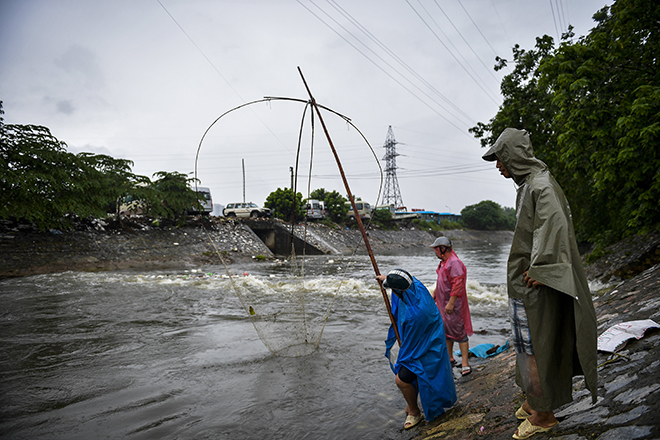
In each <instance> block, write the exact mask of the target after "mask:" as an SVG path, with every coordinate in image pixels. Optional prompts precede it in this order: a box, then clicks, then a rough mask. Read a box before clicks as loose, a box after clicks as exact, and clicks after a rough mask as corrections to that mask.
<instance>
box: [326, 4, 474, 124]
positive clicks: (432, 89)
mask: <svg viewBox="0 0 660 440" xmlns="http://www.w3.org/2000/svg"><path fill="white" fill-rule="evenodd" d="M326 1H327V2H328V3H329V4H330V5H331V6H332V7H334V8H335V10H337V11H338V12H339V13H340V14H342V15H343V16H344V17H346V18H347V19H348V20H349V21H350V22H351V23H352V24H353V25H354V26H355V27H357V28H358V29H359V30H360V31H361V32H362V33H363V34H365V35H366V36H367V37H368V38H369V39H370V40H371V41H373V42H374V43H376V44H377V45H378V46H379V47H380V48H381V49H383V50H384V51H385V52H386V53H387V54H388V55H390V56H391V57H392V58H394V60H396V61H397V62H398V63H399V64H400V65H401V66H402V67H403V68H404V69H406V70H407V71H408V72H410V73H411V74H412V75H413V76H415V78H417V79H418V80H419V81H421V82H422V83H423V84H424V85H425V86H427V87H428V88H429V89H430V90H431V91H433V92H434V93H436V94H437V95H438V96H439V97H440V98H442V99H443V100H444V101H445V102H446V103H447V104H449V105H450V106H451V107H452V108H453V109H454V110H456V111H457V112H459V113H460V114H461V115H463V116H464V117H465V118H466V119H468V120H469V121H470V123H472V121H474V118H472V117H471V116H469V115H468V114H467V113H465V112H464V111H463V110H461V109H460V108H459V107H458V106H457V105H456V104H454V103H453V102H452V101H451V100H450V99H449V98H447V97H445V96H444V95H443V94H442V93H441V92H440V91H438V90H437V89H436V88H435V87H434V86H433V85H432V84H431V83H430V82H428V81H427V80H425V79H424V78H423V77H422V76H421V75H419V74H418V73H417V71H415V70H414V69H413V68H411V67H410V65H408V63H406V62H405V61H403V60H402V59H401V58H400V57H399V56H398V55H396V54H395V53H394V52H393V51H392V50H391V49H389V48H388V47H387V45H385V44H384V43H382V42H381V41H380V40H379V39H378V38H376V37H375V36H374V35H373V34H372V33H371V32H369V30H368V29H367V28H366V27H364V26H363V25H362V24H361V23H360V22H359V21H358V20H357V19H355V18H354V17H353V16H351V14H349V13H348V12H347V11H346V10H345V9H344V8H342V7H341V6H339V5H338V4H337V2H335V1H334V0H326Z"/></svg>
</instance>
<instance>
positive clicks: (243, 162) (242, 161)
mask: <svg viewBox="0 0 660 440" xmlns="http://www.w3.org/2000/svg"><path fill="white" fill-rule="evenodd" d="M241 163H242V164H243V203H245V159H241Z"/></svg>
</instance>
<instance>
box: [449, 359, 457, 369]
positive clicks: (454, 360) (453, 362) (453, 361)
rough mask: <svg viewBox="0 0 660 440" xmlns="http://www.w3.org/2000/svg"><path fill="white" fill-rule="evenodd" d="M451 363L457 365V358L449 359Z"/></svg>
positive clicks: (453, 365)
mask: <svg viewBox="0 0 660 440" xmlns="http://www.w3.org/2000/svg"><path fill="white" fill-rule="evenodd" d="M449 363H451V366H452V367H455V366H456V359H449Z"/></svg>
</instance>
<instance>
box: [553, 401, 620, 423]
mask: <svg viewBox="0 0 660 440" xmlns="http://www.w3.org/2000/svg"><path fill="white" fill-rule="evenodd" d="M608 414H609V410H608V409H607V408H605V407H602V406H601V407H597V408H594V409H592V410H591V411H586V412H583V413H579V414H575V415H571V416H569V417H567V418H566V419H565V420H563V421H562V422H561V427H562V428H563V429H567V428H574V427H576V426H579V425H584V424H589V425H596V424H599V423H604V422H605V421H606V420H607V415H608ZM555 417H559V415H558V414H555Z"/></svg>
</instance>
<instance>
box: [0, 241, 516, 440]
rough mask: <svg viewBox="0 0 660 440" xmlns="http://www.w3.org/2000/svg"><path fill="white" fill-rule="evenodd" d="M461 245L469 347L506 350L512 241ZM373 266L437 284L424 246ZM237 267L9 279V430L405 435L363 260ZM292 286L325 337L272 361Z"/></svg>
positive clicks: (3, 350) (37, 434)
mask: <svg viewBox="0 0 660 440" xmlns="http://www.w3.org/2000/svg"><path fill="white" fill-rule="evenodd" d="M455 248H456V251H457V253H458V255H459V257H460V258H461V259H462V260H463V261H464V263H465V264H466V266H467V267H468V296H469V300H470V308H471V311H472V319H473V324H474V327H475V330H477V333H476V334H475V335H474V336H473V337H472V338H471V340H470V343H471V344H472V345H476V344H479V343H483V342H489V343H494V344H503V343H504V342H505V341H506V339H507V336H508V334H507V331H508V324H507V320H506V300H505V298H506V293H505V289H504V287H503V284H504V282H505V260H506V256H507V253H508V248H509V243H501V242H500V243H492V244H491V243H488V242H471V243H463V244H461V243H456V244H455ZM377 261H378V265H379V268H380V270H381V271H382V272H387V271H388V270H390V269H392V268H395V267H401V268H404V269H407V270H408V271H409V272H411V273H412V274H413V275H415V276H416V277H417V278H419V279H420V280H421V281H422V282H424V283H425V284H426V285H427V286H428V287H431V286H432V285H433V283H434V281H435V268H436V267H437V263H438V260H437V259H436V257H435V255H434V254H433V252H431V250H430V249H428V248H426V249H420V250H419V251H418V253H417V254H415V253H410V254H408V255H387V256H377ZM298 263H299V266H298V267H300V265H301V264H302V263H303V260H301V259H299V261H298ZM229 270H230V273H231V274H232V275H233V274H236V275H237V276H232V277H231V278H229V277H228V275H227V271H226V270H225V268H224V267H223V266H222V265H221V264H219V265H218V266H207V267H203V268H200V269H199V270H197V271H190V270H188V271H185V270H181V271H176V270H170V271H167V272H164V271H158V272H128V271H120V272H100V273H76V272H67V273H62V274H52V275H38V276H31V277H24V278H16V279H10V280H4V281H1V282H0V300H1V301H2V308H1V315H0V330H1V331H0V338H1V340H2V344H1V346H0V355H1V356H0V374H1V375H2V376H1V379H0V380H1V401H0V437H2V438H12V439H67V440H71V439H85V440H87V439H95V438H112V439H115V438H130V439H205V438H209V439H225V438H226V439H264V438H278V439H279V438H291V439H303V438H309V439H325V438H327V439H330V438H332V439H338V438H340V439H344V438H346V439H349V438H351V439H352V438H360V439H388V438H389V439H407V438H411V437H412V436H413V435H414V432H407V431H404V430H403V421H404V418H405V414H404V412H403V411H404V409H405V402H404V400H403V397H402V396H401V394H400V392H399V390H398V389H397V388H396V385H395V384H394V377H393V375H392V372H391V370H390V369H389V365H388V362H387V360H386V358H385V357H384V356H383V351H384V343H383V340H384V338H385V335H386V331H387V328H388V326H389V319H388V317H387V313H386V309H385V306H384V303H383V298H382V295H381V292H380V290H379V289H378V288H377V284H376V283H375V281H374V277H373V269H372V267H371V263H370V261H369V259H368V258H367V257H364V256H360V257H357V256H354V257H338V256H320V257H311V258H306V259H304V276H303V277H302V281H301V277H297V278H294V277H293V275H292V272H293V271H292V269H291V264H290V263H289V262H281V261H274V262H273V261H268V262H253V263H250V264H245V265H241V266H232V267H230V268H229ZM299 271H300V269H298V272H299ZM298 285H302V286H303V287H302V289H303V290H304V291H305V292H306V298H305V299H304V307H303V309H302V312H301V311H300V310H301V309H291V310H297V311H296V312H295V313H297V314H300V313H304V314H306V315H308V316H309V317H310V318H309V321H306V322H305V326H306V327H305V331H306V332H307V334H311V335H320V334H321V331H322V337H321V339H320V343H319V345H318V349H316V350H315V351H313V353H311V354H309V355H306V356H300V357H285V356H278V355H275V354H273V353H272V352H271V351H269V349H267V348H266V345H265V343H264V341H262V339H260V335H261V337H262V338H264V339H268V338H269V337H273V338H280V339H282V338H286V337H287V335H289V334H292V333H293V330H292V327H291V325H292V324H289V323H287V322H286V314H285V313H284V311H285V309H286V308H287V307H290V306H291V305H299V304H298V303H299V302H300V299H299V298H300V297H299V296H296V295H297V293H296V292H297V291H298V290H300V289H298V288H297V287H295V286H298ZM292 286H294V287H292ZM237 292H244V293H247V294H246V295H243V294H241V296H239V295H237ZM246 301H247V302H246ZM248 306H249V307H252V306H254V308H253V309H250V313H254V316H252V320H251V317H250V316H249V315H250V313H246V307H248ZM266 309H267V310H268V312H267V313H268V315H269V316H275V317H278V316H279V317H280V318H279V320H277V319H274V320H272V323H273V325H272V326H271V327H269V329H270V330H268V331H266V332H265V333H264V332H263V331H261V332H260V333H259V334H258V333H257V331H256V329H255V327H256V326H255V325H253V321H254V323H255V324H257V322H256V321H255V318H259V313H263V314H266V311H265V310H266ZM328 311H329V314H328V315H326V313H328ZM326 316H327V320H326V319H325V318H326ZM324 324H325V326H324ZM278 325H279V326H278ZM479 331H481V332H479ZM266 342H267V341H266ZM474 362H477V363H478V362H480V361H474ZM474 362H473V364H474ZM481 362H487V360H486V361H481ZM473 374H478V372H474V373H473ZM456 380H457V381H460V380H461V378H460V377H458V375H457V376H456ZM413 431H414V430H413Z"/></svg>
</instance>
